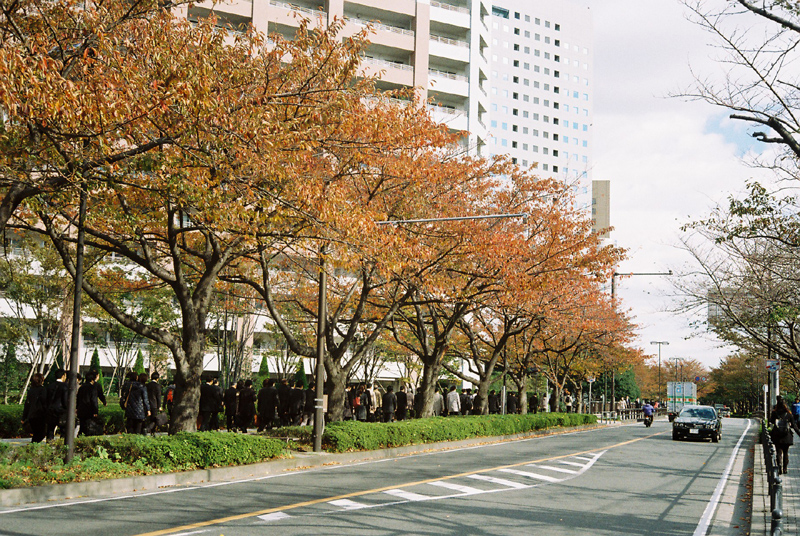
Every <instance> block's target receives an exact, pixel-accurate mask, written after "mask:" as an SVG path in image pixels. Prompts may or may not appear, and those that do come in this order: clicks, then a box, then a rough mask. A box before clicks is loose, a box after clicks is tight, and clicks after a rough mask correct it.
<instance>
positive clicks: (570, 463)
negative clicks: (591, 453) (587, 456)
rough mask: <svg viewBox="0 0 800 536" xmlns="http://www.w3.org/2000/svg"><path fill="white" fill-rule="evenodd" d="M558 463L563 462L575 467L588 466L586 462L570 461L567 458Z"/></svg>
mask: <svg viewBox="0 0 800 536" xmlns="http://www.w3.org/2000/svg"><path fill="white" fill-rule="evenodd" d="M586 461H591V460H586ZM558 463H563V464H564V465H574V466H575V467H586V464H585V463H577V462H568V461H565V460H560V461H559V462H558Z"/></svg>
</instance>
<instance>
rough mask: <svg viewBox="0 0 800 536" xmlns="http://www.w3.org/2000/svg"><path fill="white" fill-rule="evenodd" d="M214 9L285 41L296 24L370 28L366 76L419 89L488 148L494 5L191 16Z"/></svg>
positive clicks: (268, 1)
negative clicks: (378, 76) (377, 75)
mask: <svg viewBox="0 0 800 536" xmlns="http://www.w3.org/2000/svg"><path fill="white" fill-rule="evenodd" d="M212 8H213V9H214V11H215V13H216V14H217V16H218V18H219V20H220V22H221V23H223V24H229V25H231V26H233V27H241V26H243V25H248V24H252V25H253V26H254V27H255V28H256V29H258V30H259V31H261V32H264V33H269V34H272V33H279V34H281V35H283V36H285V37H286V38H292V37H293V36H294V33H295V31H296V30H297V28H298V26H299V18H298V17H303V18H307V19H310V20H311V21H312V23H313V24H315V25H322V26H324V25H327V24H330V23H331V22H332V21H333V20H334V19H337V20H342V19H344V20H345V21H346V24H345V27H344V35H353V34H355V33H357V32H359V31H361V30H362V29H363V28H364V26H365V25H367V24H371V25H372V27H373V28H374V30H375V33H374V34H373V35H371V36H370V41H371V45H370V47H369V49H368V51H367V56H366V58H365V63H364V68H365V73H368V74H375V73H378V72H381V73H382V75H381V82H380V86H382V87H385V88H400V87H417V88H419V89H420V91H421V93H422V97H424V98H426V99H428V98H429V99H432V103H431V105H430V106H431V111H432V113H433V116H434V119H435V120H437V121H439V122H442V123H445V124H447V125H448V126H449V127H450V128H451V129H453V130H465V131H469V132H470V137H469V146H470V148H471V149H473V150H475V151H477V152H478V153H480V152H481V149H482V147H484V146H485V144H486V142H487V121H488V117H487V116H488V112H489V89H488V77H489V76H488V73H489V59H488V56H487V54H488V49H489V41H490V38H489V34H490V29H489V19H490V18H491V1H490V0H446V1H445V0H440V1H437V0H292V1H291V2H285V1H281V0H235V1H234V2H233V3H218V4H216V5H213V4H212V2H210V1H205V2H200V3H197V4H195V5H194V6H193V7H190V8H189V9H188V13H187V14H188V17H189V18H190V19H196V18H199V17H204V16H207V15H208V14H209V13H210V10H211V9H212ZM465 143H467V140H465Z"/></svg>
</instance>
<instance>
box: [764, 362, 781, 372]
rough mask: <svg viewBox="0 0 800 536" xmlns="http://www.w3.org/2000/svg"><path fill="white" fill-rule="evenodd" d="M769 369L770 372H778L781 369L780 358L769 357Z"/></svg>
mask: <svg viewBox="0 0 800 536" xmlns="http://www.w3.org/2000/svg"><path fill="white" fill-rule="evenodd" d="M767 370H768V371H770V372H777V371H779V370H781V360H780V359H767Z"/></svg>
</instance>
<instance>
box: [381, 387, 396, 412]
mask: <svg viewBox="0 0 800 536" xmlns="http://www.w3.org/2000/svg"><path fill="white" fill-rule="evenodd" d="M381 407H382V408H383V412H384V413H394V412H395V411H397V395H395V394H394V393H393V392H386V393H384V394H383V399H382V401H381Z"/></svg>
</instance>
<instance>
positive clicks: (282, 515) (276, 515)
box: [258, 512, 292, 521]
mask: <svg viewBox="0 0 800 536" xmlns="http://www.w3.org/2000/svg"><path fill="white" fill-rule="evenodd" d="M287 517H292V516H290V515H289V514H287V513H286V512H272V513H271V514H264V515H263V516H258V519H261V520H262V521H278V520H280V519H286V518H287Z"/></svg>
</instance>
